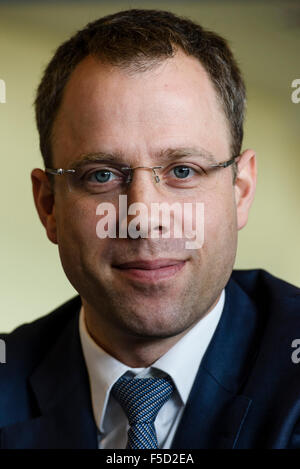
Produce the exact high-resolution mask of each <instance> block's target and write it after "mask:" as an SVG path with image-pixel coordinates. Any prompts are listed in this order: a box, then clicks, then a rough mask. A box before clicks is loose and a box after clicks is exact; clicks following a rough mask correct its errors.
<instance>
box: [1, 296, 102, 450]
mask: <svg viewBox="0 0 300 469" xmlns="http://www.w3.org/2000/svg"><path fill="white" fill-rule="evenodd" d="M79 308H80V305H78V309H79ZM29 385H30V387H31V394H32V397H33V399H32V403H33V404H32V407H34V408H36V407H38V415H39V416H38V417H36V418H33V419H31V420H28V421H25V422H20V423H17V424H14V425H11V426H8V427H5V428H4V429H3V430H2V434H1V438H2V445H3V447H4V448H12V449H14V448H97V427H96V424H95V422H94V418H93V412H92V407H91V399H90V390H89V382H88V375H87V371H86V366H85V363H84V358H83V354H82V350H81V343H80V338H79V331H78V312H77V314H76V315H75V316H74V315H73V318H72V319H71V321H70V322H69V323H68V325H67V327H66V328H65V330H64V331H63V333H62V334H61V336H60V338H59V339H58V341H57V342H56V344H55V346H54V348H53V349H52V350H51V352H50V353H49V354H48V355H47V356H46V358H45V359H44V361H43V362H42V363H41V365H40V366H39V367H38V368H37V369H36V371H35V372H34V373H33V375H32V376H31V377H30V380H29Z"/></svg>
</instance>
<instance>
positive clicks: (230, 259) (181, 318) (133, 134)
mask: <svg viewBox="0 0 300 469" xmlns="http://www.w3.org/2000/svg"><path fill="white" fill-rule="evenodd" d="M244 102H245V90H244V85H243V81H242V79H241V76H240V72H239V70H238V67H237V65H236V63H235V61H234V59H233V57H232V54H231V52H230V50H229V49H228V46H227V44H226V42H225V41H224V40H223V39H222V38H220V37H219V36H217V35H215V34H214V33H211V32H207V31H205V30H203V29H202V28H201V27H200V26H198V25H195V24H194V23H192V22H190V21H189V20H185V19H181V18H178V17H176V16H174V15H172V14H171V13H167V12H160V11H151V10H130V11H127V12H121V13H117V14H115V15H111V16H109V17H106V18H102V19H100V20H98V21H96V22H94V23H91V24H90V25H88V26H87V28H86V29H84V30H82V31H80V32H79V33H77V34H76V35H75V36H74V37H73V38H71V39H70V40H69V41H67V42H66V43H65V44H63V45H62V46H61V47H60V48H59V49H58V51H57V52H56V54H55V56H54V58H53V59H52V61H51V62H50V64H49V66H48V67H47V69H46V72H45V75H44V77H43V80H42V82H41V85H40V87H39V90H38V96H37V99H36V115H37V123H38V129H39V132H40V145H41V151H42V154H43V157H44V161H45V165H46V166H47V167H53V168H70V167H72V166H74V164H76V163H78V161H80V160H82V159H83V158H85V157H86V156H87V155H95V154H103V153H105V154H109V155H110V163H109V162H107V166H108V168H109V164H112V162H111V159H113V160H114V164H115V163H116V164H119V165H121V166H131V167H136V166H147V167H153V166H157V165H161V164H162V159H161V158H162V157H161V155H162V154H164V153H166V152H168V151H170V150H172V151H174V150H175V153H176V151H177V154H178V153H180V151H181V149H183V148H192V149H197V150H201V151H202V152H203V151H204V152H206V154H209V155H213V157H214V159H215V161H216V162H218V163H220V162H224V161H226V160H229V159H230V158H231V157H232V156H236V155H238V154H240V149H241V144H242V137H243V117H244V104H245V103H244ZM195 153H196V152H195ZM193 158H194V159H195V158H196V156H195V155H193V154H192V155H190V157H189V158H188V162H189V163H191V165H193V164H194V163H195V161H194V162H193ZM182 161H183V160H182V158H180V156H179V157H178V160H177V164H178V165H179V163H182ZM175 162H176V161H175ZM186 162H187V159H185V160H184V163H186ZM164 164H166V162H165V161H164ZM169 164H170V163H169ZM174 164H175V163H174ZM218 171H219V176H218V179H217V181H218V182H217V184H216V185H215V186H214V190H211V191H206V192H204V191H202V190H201V188H198V187H196V188H193V189H191V188H184V187H180V188H179V187H173V188H172V189H169V190H166V189H164V187H163V186H160V185H155V184H153V178H152V175H151V173H149V172H148V171H144V170H137V171H135V173H134V176H133V181H132V183H131V184H130V185H128V186H126V188H125V187H124V189H123V192H122V193H123V194H126V195H127V198H128V205H130V204H132V203H134V202H140V203H144V204H145V205H146V206H148V207H150V205H151V204H152V203H154V202H155V203H162V202H166V203H168V204H173V203H175V202H179V203H181V204H182V203H184V202H190V203H192V204H195V203H196V202H202V203H203V204H204V213H205V223H204V244H203V246H202V248H201V249H195V250H192V251H189V250H187V249H185V247H184V246H185V245H184V243H181V244H180V243H178V240H175V239H162V237H160V238H159V239H151V238H138V239H131V238H126V239H121V238H119V237H117V238H106V239H99V238H98V237H97V236H96V224H97V220H98V218H99V217H97V215H96V209H97V206H98V204H99V203H102V202H111V203H113V204H114V205H115V207H116V211H117V213H118V201H117V199H116V197H115V196H113V192H111V191H106V192H105V191H104V192H103V193H102V194H101V195H99V194H97V196H95V195H90V196H84V197H83V196H82V197H78V194H76V190H75V191H74V190H73V191H72V190H70V188H69V187H68V184H67V182H66V179H67V178H63V177H62V178H61V177H59V178H56V181H55V184H54V185H53V184H49V179H48V177H47V176H46V175H45V174H44V173H43V172H42V171H41V170H34V171H33V173H32V180H33V189H34V195H35V202H36V206H37V209H38V212H39V215H40V218H41V220H42V222H43V224H44V226H45V227H46V230H47V235H48V237H49V239H50V240H51V241H53V242H54V243H57V244H58V246H59V251H60V256H61V260H62V264H63V267H64V269H65V272H66V275H67V276H68V278H69V280H70V281H71V283H72V284H73V286H74V287H75V288H76V289H77V291H78V292H79V293H80V295H81V297H82V300H83V304H84V306H85V309H86V311H87V315H88V323H89V325H90V328H91V329H93V330H94V331H95V332H94V333H95V336H96V337H97V338H98V340H99V342H100V343H102V344H103V345H104V346H105V347H106V348H107V349H110V344H109V342H110V340H111V341H112V340H113V339H112V337H118V338H119V339H120V340H121V337H122V336H124V335H127V336H128V337H132V338H144V339H146V338H149V339H153V340H154V339H157V338H159V337H175V336H179V335H180V334H182V333H184V332H185V331H186V330H187V329H188V328H189V327H191V326H192V325H193V324H194V323H195V322H196V321H197V320H199V319H200V318H201V317H203V315H205V314H206V313H207V312H208V311H209V310H210V309H211V308H212V307H213V305H214V304H215V303H216V301H217V299H218V297H219V295H220V292H221V290H222V289H223V287H224V286H225V285H226V283H227V281H228V279H229V276H230V274H231V271H232V268H233V264H234V260H235V254H236V246H237V231H238V229H241V228H242V227H243V226H244V225H245V224H246V222H247V217H248V211H249V208H250V205H251V202H252V200H253V196H254V190H255V179H256V171H255V155H254V152H253V151H252V150H246V151H245V152H244V153H243V154H242V155H241V156H240V158H239V162H238V173H237V175H236V178H234V181H233V178H232V172H231V169H230V167H229V168H224V169H220V170H218ZM70 177H71V176H70ZM112 184H114V182H113V183H112ZM129 218H130V217H129ZM163 228H164V227H163V226H157V230H158V231H159V232H160V233H161V232H162V231H163ZM166 258H168V259H172V261H171V262H169V264H170V263H172V262H173V263H175V262H176V263H177V267H176V268H174V267H173V268H167V269H166V268H165V269H162V270H161V271H160V273H159V274H158V273H157V272H155V271H153V272H152V273H153V278H152V277H151V275H152V274H151V275H149V271H148V272H146V274H145V276H143V272H141V270H142V269H141V268H140V269H126V268H125V269H121V268H120V267H118V266H120V264H123V267H124V265H125V267H126V263H128V262H131V261H141V260H142V261H152V260H161V259H166ZM150 277H151V278H150ZM101 331H104V332H102V333H101ZM105 334H108V335H109V337H108V338H107V337H106V338H105ZM112 348H113V347H112Z"/></svg>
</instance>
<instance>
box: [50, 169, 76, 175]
mask: <svg viewBox="0 0 300 469" xmlns="http://www.w3.org/2000/svg"><path fill="white" fill-rule="evenodd" d="M45 173H48V174H53V175H54V176H61V175H62V174H66V173H75V169H62V168H58V169H53V168H45Z"/></svg>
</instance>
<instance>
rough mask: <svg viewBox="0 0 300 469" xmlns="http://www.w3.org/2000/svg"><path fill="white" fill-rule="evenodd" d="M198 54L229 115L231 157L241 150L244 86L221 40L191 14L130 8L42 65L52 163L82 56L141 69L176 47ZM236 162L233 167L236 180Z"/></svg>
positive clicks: (40, 116)
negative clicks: (62, 111)
mask: <svg viewBox="0 0 300 469" xmlns="http://www.w3.org/2000/svg"><path fill="white" fill-rule="evenodd" d="M178 47H179V48H181V49H182V50H183V51H184V52H185V53H186V54H187V55H191V56H194V57H196V58H197V59H198V60H199V61H200V62H201V64H202V65H203V67H204V68H205V70H206V71H207V73H208V75H209V77H210V79H211V81H212V83H213V85H214V87H215V90H216V93H217V97H218V99H219V101H220V103H221V105H222V108H223V110H224V112H225V115H226V117H227V120H228V123H229V128H230V133H231V153H232V154H231V156H236V155H239V154H240V151H241V146H242V140H243V122H244V113H245V101H246V93H245V85H244V82H243V79H242V76H241V72H240V70H239V68H238V65H237V63H236V61H235V59H234V57H233V55H232V52H231V50H230V49H229V46H228V44H227V42H226V40H225V39H223V38H222V37H220V36H219V35H217V34H215V33H214V32H212V31H208V30H205V29H204V28H202V27H201V26H200V25H199V24H196V23H194V22H192V21H191V20H189V19H186V18H182V17H179V16H176V15H174V14H173V13H170V12H167V11H161V10H140V9H131V10H127V11H121V12H118V13H115V14H112V15H108V16H105V17H103V18H100V19H98V20H96V21H94V22H92V23H89V24H88V25H87V26H86V27H85V28H84V29H82V30H80V31H78V32H77V33H76V34H75V35H74V36H72V37H71V38H70V39H69V40H67V41H66V42H64V43H63V44H62V45H61V46H60V47H58V49H57V51H56V53H55V55H54V57H53V58H52V60H51V61H50V63H49V64H48V66H47V67H46V70H45V72H44V75H43V78H42V80H41V83H40V85H39V87H38V90H37V97H36V100H35V111H36V122H37V127H38V131H39V135H40V149H41V153H42V156H43V159H44V163H45V166H46V167H51V160H52V151H51V137H52V129H53V124H54V121H55V118H56V115H57V112H58V110H59V106H60V104H61V100H62V96H63V92H64V89H65V86H66V84H67V82H68V80H69V78H70V75H71V73H72V72H73V70H74V69H75V67H76V66H77V65H78V63H79V62H81V61H82V60H83V59H84V58H85V57H86V56H88V55H93V56H95V57H98V58H99V59H101V60H102V61H104V62H106V63H110V64H112V65H116V66H119V67H126V68H128V67H129V68H133V70H137V71H142V70H143V69H147V68H149V66H151V64H153V63H156V62H158V61H161V60H163V59H167V58H169V57H173V56H174V54H175V53H176V49H177V48H178ZM235 177H236V165H235V167H234V180H235Z"/></svg>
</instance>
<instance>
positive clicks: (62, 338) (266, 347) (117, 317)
mask: <svg viewBox="0 0 300 469" xmlns="http://www.w3.org/2000/svg"><path fill="white" fill-rule="evenodd" d="M35 104H36V117H37V125H38V130H39V133H40V146H41V152H42V155H43V158H44V163H45V171H42V170H40V169H35V170H33V171H32V183H33V193H34V200H35V204H36V208H37V211H38V214H39V217H40V219H41V222H42V223H43V225H44V227H45V229H46V233H47V236H48V238H49V239H50V241H52V242H53V243H55V244H57V245H58V248H59V253H60V258H61V261H62V265H63V268H64V270H65V273H66V275H67V277H68V279H69V280H70V282H71V283H72V285H73V286H74V287H75V289H76V290H77V291H78V293H79V296H78V297H76V298H74V299H72V300H71V301H69V302H68V303H66V304H64V305H63V306H61V307H60V308H59V309H58V310H56V311H54V312H52V313H51V314H49V315H48V316H45V317H43V318H41V319H39V320H37V321H34V322H33V323H31V324H26V325H23V326H21V327H19V328H17V329H16V330H15V331H13V332H12V333H11V334H9V335H6V336H5V335H3V336H2V338H3V339H4V340H5V341H6V349H7V363H6V364H5V365H2V366H1V368H0V373H1V384H0V386H1V388H0V389H1V404H0V405H1V411H0V428H1V446H2V447H3V448H101V449H102V448H103V449H105V448H106V449H107V448H125V447H127V448H131V449H136V448H174V449H175V448H180V449H185V448H256V447H265V448H287V447H289V448H294V447H300V401H299V395H300V380H299V370H300V368H299V366H300V365H298V366H297V364H296V363H295V360H292V353H293V351H294V349H293V346H292V343H293V341H294V340H295V339H296V338H297V334H298V336H299V334H300V333H299V323H300V311H299V310H300V297H299V289H297V288H296V287H294V286H292V285H289V284H288V283H286V282H283V281H282V280H279V279H277V278H275V277H273V276H272V275H270V274H269V273H267V272H265V271H263V270H248V271H247V270H246V271H232V269H233V265H234V261H235V255H236V248H237V233H238V230H240V229H242V228H243V227H244V226H245V225H246V223H247V218H248V213H249V209H250V206H251V203H252V201H253V198H254V192H255V184H256V162H255V152H254V151H253V150H251V149H247V150H244V151H242V152H241V145H242V138H243V118H244V106H245V88H244V84H243V80H242V78H241V75H240V71H239V69H238V67H237V65H236V62H235V60H234V58H233V56H232V54H231V52H230V50H229V48H228V46H227V43H226V42H225V41H224V40H223V39H222V38H221V37H219V36H218V35H216V34H214V33H212V32H209V31H205V30H204V29H203V28H202V27H200V26H199V25H196V24H194V23H192V22H191V21H189V20H186V19H182V18H178V17H176V16H174V15H173V14H171V13H168V12H163V11H152V10H129V11H124V12H120V13H117V14H114V15H110V16H107V17H105V18H102V19H100V20H98V21H95V22H94V23H91V24H89V25H88V26H87V27H86V28H85V29H84V30H82V31H79V32H78V33H77V34H76V35H75V36H74V37H73V38H71V39H70V40H69V41H67V42H66V43H64V44H63V45H62V46H60V47H59V49H58V50H57V51H56V54H55V56H54V57H53V59H52V60H51V62H50V64H49V65H48V67H47V69H46V71H45V74H44V76H43V79H42V82H41V84H40V86H39V89H38V93H37V99H36V103H35ZM122 197H123V198H122ZM124 197H125V199H124ZM124 201H125V202H124ZM124 203H125V205H126V209H128V210H127V211H126V214H125V215H124V210H123V209H124ZM122 204H123V205H122ZM134 204H139V207H140V211H139V212H138V211H136V210H135V208H136V207H137V206H136V205H134ZM155 204H165V205H164V207H169V208H170V207H171V206H172V207H173V204H179V205H177V207H180V208H184V207H185V204H188V207H190V208H192V212H190V215H189V216H188V217H186V218H184V217H183V216H182V212H180V211H179V212H177V213H176V214H175V210H174V211H173V212H172V213H173V215H172V217H170V218H169V219H168V218H164V217H163V216H162V215H163V209H162V212H159V214H158V216H157V213H156V215H155V214H153V212H151V211H150V216H149V210H150V209H151V208H152V207H153V206H154V205H155ZM156 206H157V205H156ZM145 207H146V209H147V210H146V211H145V210H144V208H145ZM160 207H161V208H162V207H163V205H161V206H160ZM201 207H202V209H203V210H202V211H201V210H200V209H201ZM148 209H149V210H148ZM198 209H199V210H198ZM122 210H123V212H122ZM121 212H122V213H121ZM199 213H200V214H202V215H204V216H203V217H202V218H201V223H200V224H198V222H197V216H198V214H199ZM133 215H139V217H138V223H136V225H135V226H134V229H133V228H132V226H133V225H132V224H131V222H134V217H133ZM100 216H101V217H100ZM105 216H107V218H105ZM101 220H102V222H103V220H104V221H105V223H104V222H103V223H102V222H101ZM188 222H189V223H191V224H192V228H193V227H194V226H195V224H196V225H197V226H196V229H195V230H194V231H193V230H192V231H193V233H194V234H196V238H197V234H198V235H199V234H201V230H203V233H202V236H200V240H201V243H200V244H199V242H198V244H194V245H193V246H192V248H190V246H188V245H187V244H186V242H187V239H191V236H190V232H186V231H184V232H183V234H182V236H179V237H176V236H175V234H174V231H172V230H171V226H169V225H170V224H171V225H172V224H173V225H172V226H173V228H174V227H175V226H177V228H178V227H181V228H182V227H185V226H186V223H187V224H188ZM99 223H100V225H99ZM101 223H102V224H101ZM124 224H125V229H124ZM150 226H151V229H150ZM170 233H171V234H172V235H171V236H163V235H164V234H165V235H168V234H170ZM137 235H138V236H137ZM198 241H199V238H198ZM295 336H296V337H295Z"/></svg>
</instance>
